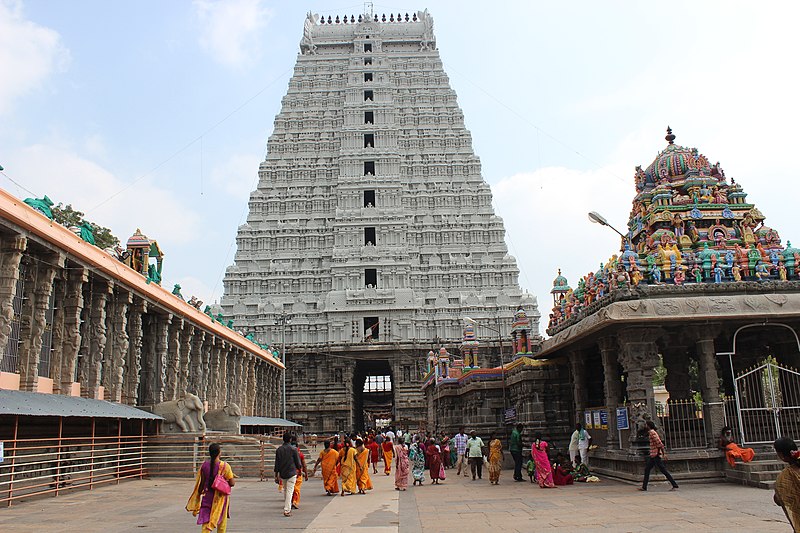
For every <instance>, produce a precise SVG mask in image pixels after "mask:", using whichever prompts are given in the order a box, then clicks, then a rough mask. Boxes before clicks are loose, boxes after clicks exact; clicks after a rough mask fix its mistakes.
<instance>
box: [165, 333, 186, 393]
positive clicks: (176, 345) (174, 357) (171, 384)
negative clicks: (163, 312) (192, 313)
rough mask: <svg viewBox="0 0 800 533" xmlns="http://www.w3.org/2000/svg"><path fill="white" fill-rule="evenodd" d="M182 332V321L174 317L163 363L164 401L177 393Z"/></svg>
mask: <svg viewBox="0 0 800 533" xmlns="http://www.w3.org/2000/svg"><path fill="white" fill-rule="evenodd" d="M182 330H183V319H182V318H180V317H175V318H173V319H172V324H170V326H169V332H168V333H167V356H166V361H165V363H166V364H165V366H166V380H165V383H164V401H169V400H174V399H175V398H176V397H177V396H182V394H181V393H179V388H178V380H179V376H178V374H179V373H180V366H181V345H180V335H181V331H182Z"/></svg>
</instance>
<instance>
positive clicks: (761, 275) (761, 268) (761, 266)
mask: <svg viewBox="0 0 800 533" xmlns="http://www.w3.org/2000/svg"><path fill="white" fill-rule="evenodd" d="M756 278H758V281H766V279H767V278H769V266H767V264H766V263H764V262H762V261H759V262H758V264H757V265H756Z"/></svg>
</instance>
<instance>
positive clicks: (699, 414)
mask: <svg viewBox="0 0 800 533" xmlns="http://www.w3.org/2000/svg"><path fill="white" fill-rule="evenodd" d="M656 415H657V417H658V422H659V424H658V425H659V427H661V428H663V430H664V446H666V447H667V449H670V450H680V449H686V448H705V447H706V446H707V442H708V439H707V437H706V424H705V418H704V417H703V407H702V404H699V403H698V402H696V401H695V400H670V401H668V402H667V403H666V405H665V404H662V403H656Z"/></svg>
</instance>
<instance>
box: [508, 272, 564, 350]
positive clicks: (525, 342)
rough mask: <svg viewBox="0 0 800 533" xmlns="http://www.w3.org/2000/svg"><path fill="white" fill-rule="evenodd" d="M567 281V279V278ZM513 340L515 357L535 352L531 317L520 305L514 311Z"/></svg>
mask: <svg viewBox="0 0 800 533" xmlns="http://www.w3.org/2000/svg"><path fill="white" fill-rule="evenodd" d="M565 281H566V280H565ZM511 342H512V346H513V350H514V356H513V357H514V359H516V358H517V357H522V356H524V355H528V354H531V353H533V351H532V350H531V319H530V318H528V314H527V313H526V312H525V310H524V309H523V308H522V306H519V308H517V312H516V313H514V323H513V324H512V325H511Z"/></svg>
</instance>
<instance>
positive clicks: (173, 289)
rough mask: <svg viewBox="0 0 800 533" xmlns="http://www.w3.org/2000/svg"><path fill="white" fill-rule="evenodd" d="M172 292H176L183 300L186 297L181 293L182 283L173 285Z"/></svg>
mask: <svg viewBox="0 0 800 533" xmlns="http://www.w3.org/2000/svg"><path fill="white" fill-rule="evenodd" d="M172 294H174V295H175V296H177V297H178V298H180V299H181V300H183V299H184V298H183V294H181V286H180V285H178V284H177V283H176V284H175V286H174V287H172Z"/></svg>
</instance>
